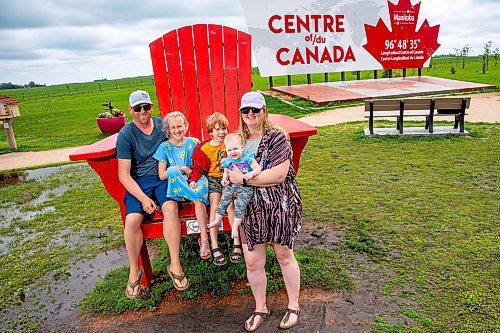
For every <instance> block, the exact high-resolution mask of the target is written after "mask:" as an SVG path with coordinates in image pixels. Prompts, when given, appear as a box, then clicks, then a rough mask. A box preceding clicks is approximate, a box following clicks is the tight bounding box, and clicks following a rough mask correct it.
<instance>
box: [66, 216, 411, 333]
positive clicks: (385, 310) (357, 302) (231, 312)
mask: <svg viewBox="0 0 500 333" xmlns="http://www.w3.org/2000/svg"><path fill="white" fill-rule="evenodd" d="M344 236H345V232H344V231H332V230H329V229H327V228H322V227H316V226H307V225H306V226H304V228H303V229H302V230H301V233H300V235H299V237H298V238H297V244H296V245H297V246H298V247H300V246H304V245H310V246H321V247H325V248H328V249H330V250H339V249H343V246H344V245H343V244H344V243H345V242H344ZM341 253H342V257H343V261H344V263H345V264H346V265H347V266H348V270H349V273H350V275H351V277H352V278H353V279H354V280H355V283H356V287H355V289H354V290H353V291H352V292H339V293H335V292H325V291H324V290H318V289H312V288H306V289H304V290H302V291H301V296H300V299H301V315H300V323H299V324H298V325H297V326H296V327H295V328H293V329H292V330H290V332H304V333H305V332H307V333H309V332H336V333H337V332H346V333H348V332H349V333H352V332H370V325H371V324H372V323H373V322H374V319H375V317H376V316H377V315H379V314H381V313H382V314H384V316H385V319H386V320H387V322H388V323H391V324H393V323H401V322H402V321H403V320H404V319H402V318H400V316H399V314H398V313H399V311H400V306H401V304H404V303H407V302H408V301H407V300H405V299H402V298H399V297H395V296H385V295H382V294H381V293H380V290H381V289H382V288H383V287H384V285H385V284H386V282H387V281H388V280H390V279H393V278H395V277H396V274H395V273H394V272H390V271H389V272H387V271H385V270H384V271H383V270H382V269H381V267H379V265H378V264H377V263H374V262H372V261H369V259H368V256H367V255H364V254H357V253H353V252H352V251H344V250H342V251H341ZM245 284H246V281H242V282H241V287H244V286H245ZM179 295H180V294H179V293H178V292H177V291H170V292H168V293H167V294H166V295H165V296H164V298H163V300H162V301H161V302H160V304H158V308H157V310H156V311H154V312H150V311H147V310H140V311H134V312H132V311H129V312H126V313H123V314H121V315H117V316H98V315H92V316H91V318H89V319H88V320H87V328H86V329H87V332H106V333H111V332H165V331H166V330H168V331H171V332H196V331H200V332H223V333H225V332H245V330H244V328H243V324H244V322H245V320H246V319H247V318H248V317H249V316H250V315H251V313H252V311H253V310H254V309H253V306H254V300H253V297H252V296H251V295H231V296H227V297H223V298H222V299H219V300H214V299H212V298H211V297H210V296H209V295H204V296H203V297H202V299H200V300H197V301H185V300H180V299H179ZM286 299H287V298H286V293H285V291H284V290H280V291H278V292H276V293H274V294H271V295H268V306H269V309H270V310H271V312H272V314H271V316H270V317H269V318H268V319H267V320H266V321H265V322H264V323H263V324H262V326H261V328H260V329H259V331H261V332H283V330H281V329H280V328H279V327H278V325H279V322H280V320H281V318H282V316H283V315H284V313H285V311H286V305H287V304H286ZM167 328H168V329H167ZM63 332H77V331H75V330H66V331H63Z"/></svg>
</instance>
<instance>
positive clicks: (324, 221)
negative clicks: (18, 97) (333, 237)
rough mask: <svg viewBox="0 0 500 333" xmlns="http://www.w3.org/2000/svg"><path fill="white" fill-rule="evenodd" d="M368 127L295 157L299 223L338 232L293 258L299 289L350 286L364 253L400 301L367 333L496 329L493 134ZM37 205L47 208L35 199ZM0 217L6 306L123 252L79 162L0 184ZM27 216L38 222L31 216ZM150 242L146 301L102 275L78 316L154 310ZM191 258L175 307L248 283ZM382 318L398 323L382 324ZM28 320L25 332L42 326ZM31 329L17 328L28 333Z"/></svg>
mask: <svg viewBox="0 0 500 333" xmlns="http://www.w3.org/2000/svg"><path fill="white" fill-rule="evenodd" d="M363 127H364V124H363V123H362V122H354V123H346V124H339V125H335V126H327V127H324V128H320V129H319V131H318V135H316V136H313V137H311V139H310V140H309V143H308V145H307V147H306V149H305V150H304V152H303V155H302V161H301V169H300V172H299V174H298V182H299V185H300V188H301V193H302V198H303V207H304V223H305V224H307V225H309V226H323V227H325V228H327V229H328V230H332V231H333V232H338V233H339V235H344V236H341V237H340V238H339V243H338V245H337V246H338V247H337V248H336V249H335V250H333V251H331V250H327V249H323V248H317V247H312V248H303V249H301V250H300V251H299V252H298V254H297V256H298V259H299V262H300V264H301V268H302V283H303V285H304V286H308V285H309V286H316V287H319V288H323V289H325V290H346V291H349V290H351V289H352V288H353V286H354V284H355V281H354V280H353V278H352V277H351V276H350V275H348V274H346V267H357V268H356V269H366V268H364V265H365V264H366V263H365V262H363V261H359V260H360V259H356V258H359V257H358V256H357V255H356V254H357V253H362V254H366V259H365V260H368V261H371V262H374V263H376V264H377V265H378V267H379V268H377V271H376V273H377V274H378V275H379V276H380V278H381V279H383V283H384V286H383V288H382V289H380V290H379V294H380V296H381V302H382V297H384V299H385V297H388V298H389V299H391V297H394V298H395V299H404V300H406V302H401V304H398V307H397V308H398V310H397V311H396V313H393V312H391V313H389V312H383V311H382V312H381V313H379V314H378V316H377V317H376V318H375V319H374V321H373V322H372V323H366V325H368V326H371V330H372V332H387V333H389V332H429V333H433V332H471V333H473V332H474V333H476V332H485V333H486V332H488V333H489V332H495V331H498V324H499V318H498V304H499V301H500V299H499V298H500V297H499V295H500V280H499V279H498V272H499V270H500V266H499V261H498V258H499V256H500V246H499V242H498V236H499V230H498V221H499V220H500V216H499V212H500V209H499V202H500V192H499V187H498V182H499V178H498V177H499V174H500V165H499V164H498V160H499V159H500V149H499V148H500V147H499V145H498V142H499V140H500V130H499V127H498V125H496V124H469V126H468V129H470V131H471V133H472V136H471V137H469V138H464V137H425V138H422V137H421V138H408V137H405V138H364V136H363V134H362V129H363ZM61 187H62V193H60V192H61ZM58 190H59V192H58ZM47 192H49V195H47ZM40 197H44V198H45V200H40V199H38V200H35V199H37V198H40ZM34 200H35V201H37V202H38V204H34ZM40 201H42V202H40ZM96 203H97V206H98V207H99V209H95V207H96ZM50 207H52V208H51V209H49V208H50ZM4 210H13V211H17V210H19V212H20V213H19V214H18V215H16V216H14V218H13V219H12V220H10V222H9V223H6V224H2V225H1V227H0V235H1V241H0V248H5V247H7V248H8V249H9V250H8V252H4V253H2V255H1V256H0V279H1V281H3V283H2V288H0V310H2V309H6V308H11V307H16V306H21V304H22V303H21V302H20V300H19V294H20V291H21V292H22V291H23V290H27V289H28V288H30V287H29V286H32V283H33V282H36V281H39V279H41V278H42V277H43V276H45V275H46V274H53V275H54V276H59V275H63V277H64V276H65V272H66V271H67V267H68V265H69V264H70V263H72V262H74V261H76V260H78V259H80V258H83V257H89V256H92V255H95V254H96V253H99V252H101V251H104V250H106V249H111V248H115V247H116V246H117V245H119V244H123V238H122V232H123V229H122V226H121V221H120V217H119V211H118V206H117V204H116V203H115V202H114V201H113V200H112V199H111V198H110V197H109V196H108V194H107V193H106V191H105V190H104V188H103V186H102V184H101V181H100V179H99V178H98V176H97V175H96V174H95V173H94V172H93V171H92V170H91V169H90V168H89V167H88V166H86V165H83V166H82V165H75V166H70V168H68V169H66V171H64V172H60V173H58V174H54V175H53V176H50V177H49V178H48V179H41V180H33V181H28V182H25V183H20V184H16V185H12V186H9V187H0V212H3V211H4ZM32 212H39V213H38V214H36V215H35V216H34V217H33V218H32V219H29V220H25V219H24V216H25V215H27V214H28V215H29V214H31V213H32ZM162 243H163V242H162V241H161V240H158V242H156V244H157V245H158V244H162ZM158 246H159V248H160V252H161V255H160V258H158V259H157V260H155V261H154V262H153V267H154V270H155V273H156V274H157V276H160V277H162V278H160V280H161V281H163V282H161V283H159V284H157V285H156V286H155V288H153V289H152V290H151V291H150V293H149V298H148V299H146V300H143V301H130V300H128V299H126V297H125V295H124V293H123V288H124V286H125V284H126V280H127V271H126V268H124V269H120V270H117V271H114V272H112V273H110V274H109V275H108V276H107V277H106V278H104V279H103V280H102V282H101V283H99V284H98V286H96V288H95V289H93V290H92V291H91V292H90V293H89V294H88V295H87V298H86V299H85V301H84V303H83V305H84V307H85V308H86V309H87V310H90V311H97V312H104V313H119V312H122V311H124V310H126V309H137V308H141V307H145V308H149V309H153V308H154V306H155V303H156V302H157V301H158V300H160V299H161V298H162V295H163V294H164V292H165V291H166V290H170V289H171V288H172V285H171V282H170V280H169V279H168V278H166V277H165V275H166V274H165V268H166V266H167V261H168V260H167V259H166V257H167V256H166V250H165V249H164V248H163V245H158ZM196 250H197V246H196V242H195V241H194V239H192V238H188V239H185V240H184V241H183V254H182V260H183V261H184V262H185V263H186V269H187V274H188V277H189V278H190V281H191V284H192V288H191V289H190V290H189V292H186V293H184V294H183V296H182V297H183V298H196V297H199V295H200V293H202V292H208V293H210V294H211V295H213V297H220V296H222V295H225V294H228V293H229V292H230V286H231V284H233V283H234V282H235V281H236V280H237V279H240V278H242V277H243V276H244V266H243V264H241V265H240V266H238V265H237V266H235V265H228V266H227V267H226V268H224V270H223V271H222V273H220V272H221V271H219V270H218V269H216V268H215V267H214V266H212V265H209V264H207V263H206V262H202V261H200V260H199V258H198V257H197V255H196ZM344 254H345V255H344ZM267 271H268V272H269V276H270V281H271V282H270V289H271V290H275V289H276V288H279V287H280V286H282V281H281V280H280V279H279V268H278V266H277V265H276V263H275V262H274V261H272V260H271V261H270V262H269V265H268V267H267ZM387 272H394V273H395V274H386V273H387ZM65 278H66V279H71V276H65ZM228 281H230V283H229V284H228ZM37 287H38V288H46V286H44V285H43V284H42V285H41V286H40V285H39V286H37ZM31 288H33V287H31ZM103 290H104V291H105V292H103ZM246 292H248V290H247V291H246ZM30 310H31V311H33V309H28V310H27V311H28V314H29V311H30ZM35 310H36V309H35ZM387 317H391V318H396V319H397V323H393V324H388V323H387V322H385V319H384V318H387ZM31 320H32V321H28V322H27V323H25V324H26V325H28V323H31V324H29V325H32V326H31V327H35V328H36V327H38V326H37V325H36V323H33V320H34V319H33V318H32V319H31ZM16 324H19V322H11V323H10V324H9V325H16ZM0 327H1V326H0ZM11 327H12V326H11ZM26 327H27V326H25V329H23V330H22V331H30V330H29V329H28V328H26ZM367 329H368V328H367ZM33 331H36V329H33Z"/></svg>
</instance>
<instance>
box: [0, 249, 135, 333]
mask: <svg viewBox="0 0 500 333" xmlns="http://www.w3.org/2000/svg"><path fill="white" fill-rule="evenodd" d="M123 266H128V259H127V252H126V249H125V248H119V249H114V250H110V251H107V252H104V253H100V254H98V255H97V256H95V257H94V258H91V259H85V260H81V261H78V262H76V263H74V264H71V265H70V266H69V270H68V271H69V274H70V275H69V276H68V277H67V278H60V279H55V278H54V275H55V272H49V273H48V274H46V275H45V276H44V277H43V278H41V279H40V280H39V281H38V282H36V283H34V284H32V285H30V286H27V287H26V288H25V294H26V297H25V301H24V302H23V304H22V305H20V306H16V307H11V308H9V309H7V310H6V311H5V312H4V313H1V314H0V331H2V332H3V330H8V329H15V330H22V329H23V327H8V326H7V325H9V322H10V325H12V323H13V322H14V321H15V320H17V319H19V318H22V317H23V316H25V315H29V317H30V318H31V319H32V320H40V321H43V322H46V321H48V322H46V323H45V326H47V325H50V322H52V325H53V326H54V325H55V323H57V321H58V320H60V319H61V318H66V317H70V316H72V317H73V316H75V314H79V303H80V302H81V300H82V299H83V297H84V296H85V294H86V293H87V292H88V291H89V290H90V289H91V288H93V287H94V286H95V284H96V283H97V282H98V281H99V280H100V279H101V278H102V277H103V276H104V275H106V274H107V273H108V272H109V271H111V270H114V269H117V268H120V267H123ZM80 320H81V319H80Z"/></svg>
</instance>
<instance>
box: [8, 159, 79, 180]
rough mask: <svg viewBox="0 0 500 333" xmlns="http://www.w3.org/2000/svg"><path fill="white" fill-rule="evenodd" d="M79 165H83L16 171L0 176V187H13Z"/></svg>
mask: <svg viewBox="0 0 500 333" xmlns="http://www.w3.org/2000/svg"><path fill="white" fill-rule="evenodd" d="M79 164H83V163H73V164H65V165H60V166H55V167H47V168H39V169H33V170H25V171H16V172H10V173H4V174H0V186H8V185H13V184H16V183H20V182H24V181H27V180H31V179H41V178H46V177H48V176H50V175H52V174H54V173H57V172H59V171H62V170H65V169H67V168H70V167H74V166H75V165H79Z"/></svg>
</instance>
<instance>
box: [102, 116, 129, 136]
mask: <svg viewBox="0 0 500 333" xmlns="http://www.w3.org/2000/svg"><path fill="white" fill-rule="evenodd" d="M96 120H97V126H99V129H100V130H101V132H102V133H104V134H115V133H118V132H119V131H120V129H121V128H122V127H123V126H125V115H123V116H120V117H113V118H97V119H96Z"/></svg>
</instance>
